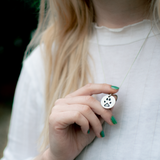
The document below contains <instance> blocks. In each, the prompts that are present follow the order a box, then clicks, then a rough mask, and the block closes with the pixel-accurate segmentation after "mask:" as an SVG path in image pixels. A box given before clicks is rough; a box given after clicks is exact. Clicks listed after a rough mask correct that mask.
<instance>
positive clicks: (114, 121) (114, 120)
mask: <svg viewBox="0 0 160 160" xmlns="http://www.w3.org/2000/svg"><path fill="white" fill-rule="evenodd" d="M111 121H112V123H113V124H117V121H116V119H115V118H114V117H113V116H112V117H111Z"/></svg>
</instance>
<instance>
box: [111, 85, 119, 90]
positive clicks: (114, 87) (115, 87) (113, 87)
mask: <svg viewBox="0 0 160 160" xmlns="http://www.w3.org/2000/svg"><path fill="white" fill-rule="evenodd" d="M111 88H112V89H116V90H118V89H119V87H117V86H111Z"/></svg>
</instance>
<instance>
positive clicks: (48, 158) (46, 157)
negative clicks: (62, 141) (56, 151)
mask: <svg viewBox="0 0 160 160" xmlns="http://www.w3.org/2000/svg"><path fill="white" fill-rule="evenodd" d="M42 160H57V159H55V158H54V157H53V156H52V155H51V153H50V150H49V149H47V150H46V151H45V152H44V153H43V155H42Z"/></svg>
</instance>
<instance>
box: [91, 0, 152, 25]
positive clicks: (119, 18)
mask: <svg viewBox="0 0 160 160" xmlns="http://www.w3.org/2000/svg"><path fill="white" fill-rule="evenodd" d="M93 5H94V9H95V14H96V23H97V24H98V26H106V27H108V28H122V27H124V26H127V25H130V24H133V23H137V22H140V21H142V20H143V19H149V14H148V10H149V5H150V0H93Z"/></svg>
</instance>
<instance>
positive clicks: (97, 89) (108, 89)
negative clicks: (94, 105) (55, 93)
mask: <svg viewBox="0 0 160 160" xmlns="http://www.w3.org/2000/svg"><path fill="white" fill-rule="evenodd" d="M118 90H119V87H116V86H112V85H110V84H105V83H104V84H95V83H89V84H87V85H85V86H83V87H82V88H80V89H78V90H76V91H75V92H73V93H71V94H69V95H67V96H66V97H65V98H71V97H75V96H91V95H93V94H100V93H106V94H114V93H116V92H118Z"/></svg>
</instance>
